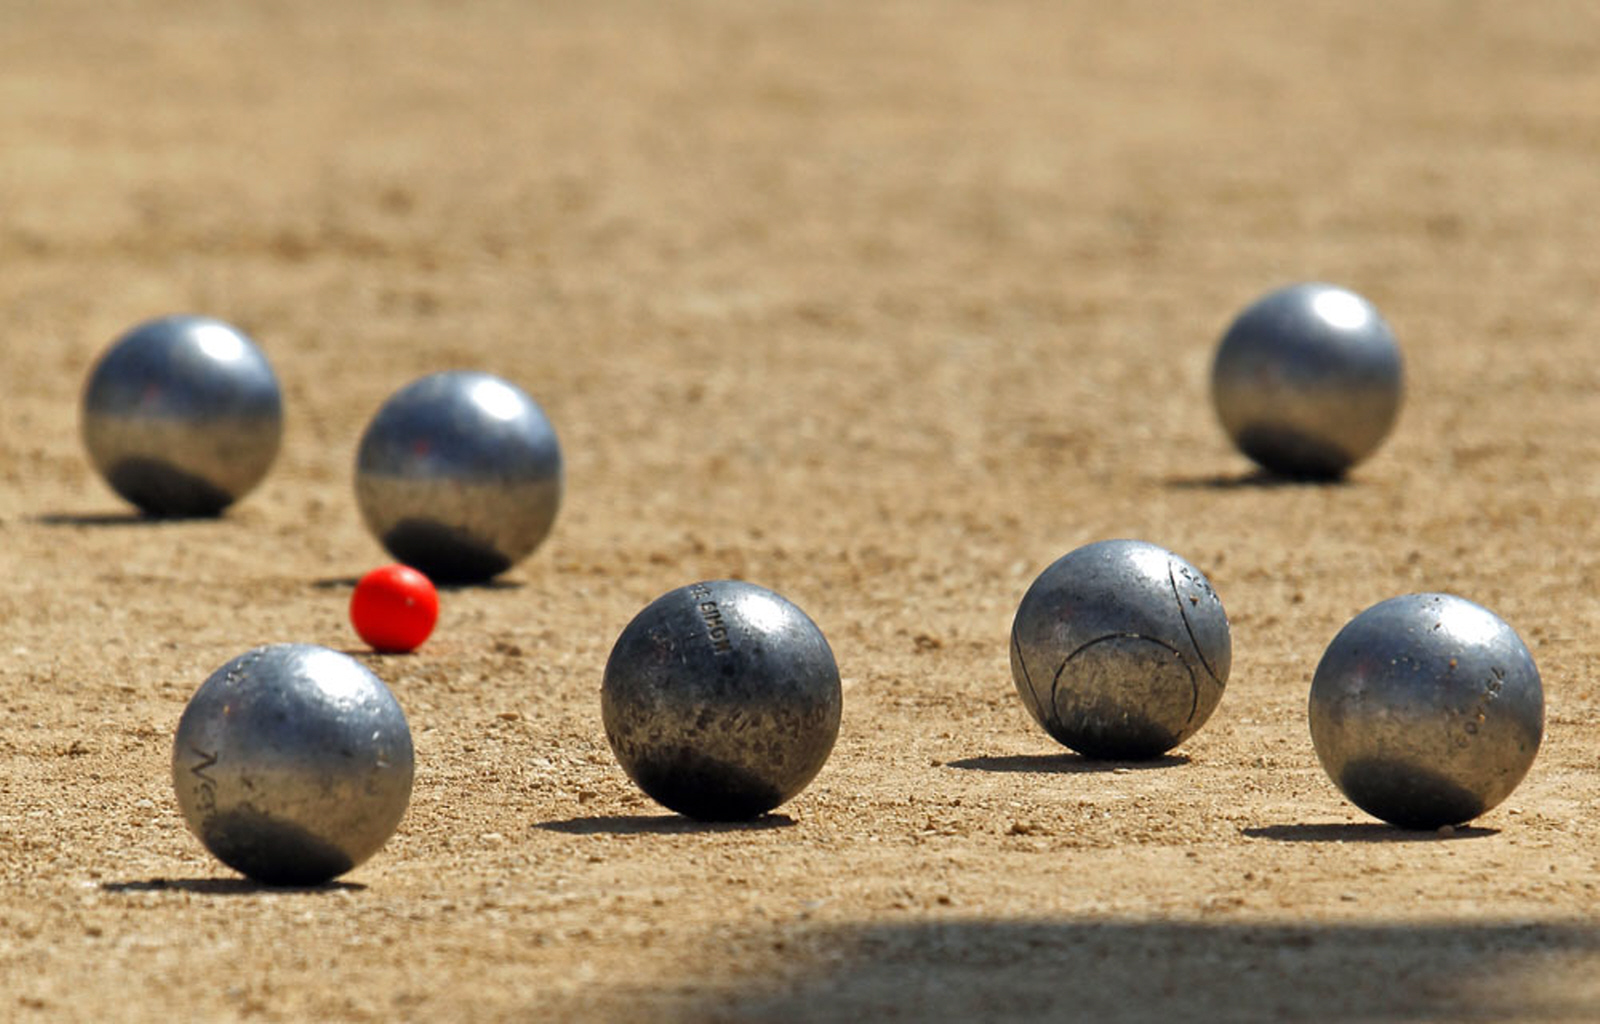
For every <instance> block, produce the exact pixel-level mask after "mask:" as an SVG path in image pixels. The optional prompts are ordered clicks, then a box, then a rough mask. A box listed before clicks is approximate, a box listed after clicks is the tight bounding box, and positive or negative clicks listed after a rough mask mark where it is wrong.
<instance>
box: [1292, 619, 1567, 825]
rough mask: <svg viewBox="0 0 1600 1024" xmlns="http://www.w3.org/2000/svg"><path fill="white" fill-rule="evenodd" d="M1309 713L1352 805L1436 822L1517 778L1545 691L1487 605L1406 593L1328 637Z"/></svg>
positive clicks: (1464, 813)
mask: <svg viewBox="0 0 1600 1024" xmlns="http://www.w3.org/2000/svg"><path fill="white" fill-rule="evenodd" d="M1310 720H1311V742H1312V745H1313V746H1314V747H1315V748H1316V751H1317V758H1318V759H1319V760H1320V761H1321V762H1322V767H1323V768H1324V769H1325V770H1326V771H1327V773H1328V776H1329V777H1330V778H1331V779H1333V781H1334V784H1335V785H1337V786H1338V787H1339V790H1340V791H1341V792H1343V793H1344V795H1345V796H1346V797H1348V798H1349V800H1350V802H1351V803H1353V804H1355V805H1356V806H1357V807H1359V808H1361V809H1362V810H1364V811H1366V812H1367V813H1368V814H1371V815H1372V816H1374V817H1376V818H1381V819H1383V820H1384V821H1387V822H1389V823H1390V824H1393V825H1399V826H1401V827H1402V828H1417V829H1431V828H1439V827H1441V826H1444V825H1458V824H1461V823H1462V822H1465V821H1470V820H1472V819H1473V818H1476V817H1478V816H1479V815H1480V814H1483V813H1484V812H1485V811H1487V810H1489V809H1490V808H1492V807H1494V806H1495V805H1497V804H1499V803H1500V802H1501V801H1502V800H1504V799H1505V798H1506V797H1507V796H1509V795H1510V794H1511V791H1512V790H1513V789H1515V788H1516V787H1517V783H1519V782H1521V781H1522V777H1523V776H1524V775H1526V774H1527V773H1528V769H1529V768H1530V767H1532V765H1533V759H1534V755H1535V754H1537V753H1538V752H1539V742H1540V739H1541V738H1542V737H1543V735H1544V689H1543V687H1542V685H1541V684H1540V682H1539V670H1538V669H1537V668H1536V667H1535V666H1534V663H1533V656H1532V655H1531V654H1529V653H1528V648H1527V647H1526V646H1524V645H1523V643H1522V640H1521V639H1520V638H1519V637H1518V636H1517V634H1516V632H1515V631H1514V630H1512V628H1511V627H1510V626H1508V625H1506V623H1505V622H1503V621H1502V620H1501V619H1500V618H1499V617H1498V616H1496V615H1495V614H1494V613H1493V612H1491V611H1489V610H1488V609H1486V608H1482V607H1480V606H1478V605H1476V604H1473V603H1472V602H1471V601H1467V600H1464V599H1462V598H1459V597H1455V596H1453V595H1450V594H1407V595H1405V596H1404V597H1396V598H1391V599H1390V600H1387V601H1383V602H1381V603H1379V604H1376V605H1373V606H1372V607H1371V608H1368V609H1367V610H1366V611H1364V612H1362V613H1361V614H1360V615H1357V616H1356V617H1355V618H1354V619H1351V620H1350V622H1349V623H1348V624H1347V625H1346V626H1345V627H1344V628H1343V629H1341V630H1340V631H1339V633H1338V635H1337V636H1335V637H1334V638H1333V642H1332V643H1330V644H1329V645H1328V649H1327V651H1326V652H1324V654H1323V655H1322V661H1321V662H1320V663H1319V664H1318V665H1317V670H1316V674H1315V675H1314V676H1313V678H1312V680H1311V701H1310Z"/></svg>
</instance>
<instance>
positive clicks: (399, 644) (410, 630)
mask: <svg viewBox="0 0 1600 1024" xmlns="http://www.w3.org/2000/svg"><path fill="white" fill-rule="evenodd" d="M438 620H439V592H438V591H436V590H434V589H433V584H432V583H431V582H429V580H428V577H426V576H424V575H422V573H420V572H418V571H417V570H415V569H413V568H411V567H410V566H409V565H385V566H382V567H380V568H377V569H374V570H372V571H371V572H369V573H367V574H366V575H365V576H363V577H361V582H359V583H357V584H356V589H355V593H353V594H351V595H350V623H351V625H353V626H355V627H356V633H357V634H359V635H360V637H361V639H362V640H365V641H366V642H367V643H368V644H369V645H370V646H371V647H372V649H373V650H375V651H380V652H382V653H384V654H399V653H403V652H405V651H412V650H416V649H417V647H418V646H420V645H421V644H422V641H424V640H426V639H428V634H429V633H432V632H433V624H434V623H435V622H437V621H438Z"/></svg>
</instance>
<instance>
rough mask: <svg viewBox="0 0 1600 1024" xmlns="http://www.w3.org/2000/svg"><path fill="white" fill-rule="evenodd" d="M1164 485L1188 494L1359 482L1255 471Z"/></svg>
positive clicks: (1180, 479) (1177, 478)
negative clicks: (1188, 492)
mask: <svg viewBox="0 0 1600 1024" xmlns="http://www.w3.org/2000/svg"><path fill="white" fill-rule="evenodd" d="M1164 483H1165V484H1166V485H1167V486H1168V487H1171V488H1174V489H1176V490H1185V491H1270V490H1277V489H1280V488H1305V487H1356V486H1359V485H1360V481H1359V480H1353V479H1351V478H1350V477H1348V476H1315V475H1307V476H1294V475H1289V474H1284V473H1274V472H1271V471H1270V470H1265V469H1252V470H1249V471H1248V472H1244V473H1236V474H1232V473H1215V474H1211V475H1208V476H1173V477H1167V478H1166V480H1165V481H1164Z"/></svg>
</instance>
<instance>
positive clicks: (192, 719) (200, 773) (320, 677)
mask: <svg viewBox="0 0 1600 1024" xmlns="http://www.w3.org/2000/svg"><path fill="white" fill-rule="evenodd" d="M412 766H413V765H412V750H411V730H410V728H409V727H408V726H407V725H406V718H405V714H404V713H403V712H402V711H401V710H400V705H399V703H398V702H396V701H395V699H394V695H393V694H391V693H390V692H389V688H388V687H387V686H385V685H384V684H383V681H382V680H380V679H379V678H378V677H377V676H375V675H373V674H372V673H371V672H370V671H368V670H367V668H366V667H365V666H364V665H362V664H361V663H360V662H358V661H356V660H355V659H354V658H351V657H350V656H348V655H345V654H340V653H339V652H338V651H331V650H328V649H327V648H325V647H317V646H314V645H311V644H272V645H269V646H266V647H257V648H255V649H254V650H251V651H247V652H245V653H244V654H241V655H240V656H239V657H237V658H234V659H233V660H232V661H230V662H228V663H227V664H226V665H224V666H222V667H221V668H219V669H217V671H216V672H214V673H212V675H211V677H210V678H209V679H207V680H206V681H205V683H204V684H202V685H201V687H200V689H199V690H197V691H196V692H195V695H194V696H193V697H192V698H190V700H189V706H188V707H187V708H185V709H184V712H183V717H182V718H181V719H179V721H178V732H177V736H176V738H175V739H174V741H173V744H172V783H173V786H174V787H175V788H176V789H177V792H178V806H179V807H180V808H181V809H182V810H183V817H184V820H185V821H186V822H188V824H189V828H190V830H191V831H193V832H194V834H195V835H197V836H199V837H200V841H201V842H202V843H204V844H205V846H206V849H208V850H210V851H211V852H212V853H213V854H214V855H216V857H217V858H218V859H219V860H221V861H222V862H223V863H224V864H227V865H228V866H229V867H231V868H234V869H235V870H237V871H240V872H242V873H244V874H246V875H248V876H250V877H251V878H253V879H255V880H257V881H260V882H265V883H268V884H270V885H319V884H321V883H323V882H326V881H328V880H329V879H331V878H333V877H334V876H336V875H341V874H343V873H344V872H346V871H349V870H350V869H351V868H353V867H355V866H356V865H357V864H360V863H361V862H362V861H364V860H366V859H367V858H368V857H370V856H372V855H373V854H374V853H376V852H377V850H378V848H379V847H380V846H382V845H383V844H384V842H385V841H387V840H388V838H389V837H390V836H391V835H392V834H393V833H394V830H395V828H396V826H398V825H399V824H400V819H401V817H402V816H404V814H405V810H406V803H407V802H408V801H409V800H410V798H411V775H412Z"/></svg>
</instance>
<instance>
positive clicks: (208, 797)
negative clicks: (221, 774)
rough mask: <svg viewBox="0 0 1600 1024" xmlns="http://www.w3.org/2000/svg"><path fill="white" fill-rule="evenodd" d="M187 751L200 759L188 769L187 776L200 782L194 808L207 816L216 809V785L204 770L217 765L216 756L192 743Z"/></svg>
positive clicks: (196, 791) (196, 790)
mask: <svg viewBox="0 0 1600 1024" xmlns="http://www.w3.org/2000/svg"><path fill="white" fill-rule="evenodd" d="M189 749H190V750H191V751H192V752H194V753H195V754H196V755H198V756H199V758H200V761H199V762H198V763H197V764H194V765H192V766H190V768H189V774H191V775H193V776H194V777H195V778H196V779H199V780H200V784H199V786H198V787H196V789H195V807H196V809H198V810H199V811H200V813H201V814H204V815H208V816H209V815H210V814H212V813H213V812H215V811H216V809H217V783H216V780H215V779H213V778H212V777H211V776H209V775H207V774H206V769H207V768H210V767H211V766H212V765H214V764H216V763H217V755H216V754H213V753H208V752H207V751H204V750H201V749H200V748H199V747H197V746H195V745H194V744H192V743H191V744H190V745H189Z"/></svg>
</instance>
